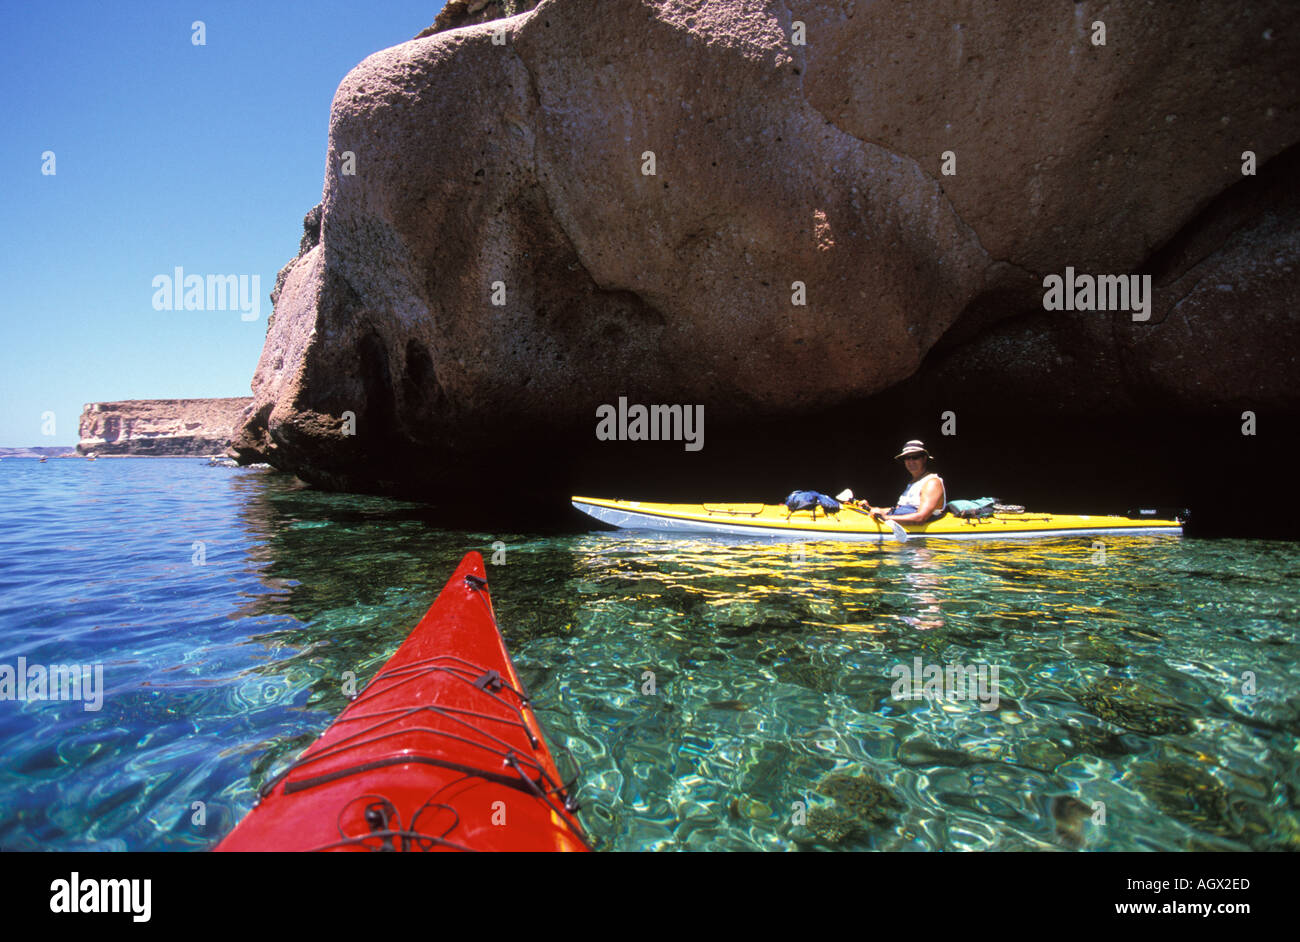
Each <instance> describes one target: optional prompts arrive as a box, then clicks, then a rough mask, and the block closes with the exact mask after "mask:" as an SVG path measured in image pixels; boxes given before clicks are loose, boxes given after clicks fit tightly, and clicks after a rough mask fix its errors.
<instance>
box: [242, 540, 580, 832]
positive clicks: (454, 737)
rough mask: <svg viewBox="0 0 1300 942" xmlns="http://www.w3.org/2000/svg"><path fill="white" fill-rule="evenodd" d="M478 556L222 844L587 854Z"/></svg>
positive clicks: (466, 563)
mask: <svg viewBox="0 0 1300 942" xmlns="http://www.w3.org/2000/svg"><path fill="white" fill-rule="evenodd" d="M576 810H577V805H576V803H575V802H574V801H573V798H572V797H571V795H570V794H569V791H568V789H567V787H566V786H565V785H564V784H563V783H562V782H561V779H560V774H559V772H558V771H557V770H556V768H555V762H554V761H553V760H552V758H551V754H550V752H549V751H548V750H547V748H546V742H545V740H544V739H543V738H542V729H541V726H540V725H539V724H538V722H537V718H536V717H535V716H534V715H533V711H532V707H531V705H530V704H529V701H528V696H527V694H526V693H525V692H524V689H523V684H522V683H520V680H519V675H518V674H517V673H516V672H515V667H514V664H513V663H511V661H510V655H509V654H508V653H507V652H506V647H505V642H504V641H503V640H502V638H501V632H500V630H499V629H498V628H497V623H496V616H495V615H494V614H493V612H492V601H491V598H490V597H489V595H488V587H487V580H486V578H485V573H484V570H483V558H482V557H481V556H480V555H479V554H478V553H467V554H466V555H465V558H464V559H462V560H461V563H460V566H459V567H458V568H457V569H456V572H455V574H454V575H453V576H452V577H451V580H450V581H449V582H448V583H447V585H446V587H445V588H444V589H443V590H442V593H441V594H440V595H439V596H438V598H437V601H435V602H434V603H433V605H432V606H431V607H430V608H429V611H428V612H427V613H425V616H424V618H422V619H421V620H420V623H419V624H418V625H416V626H415V630H414V631H412V632H411V635H410V637H408V638H407V639H406V641H405V643H403V644H402V646H401V647H400V648H399V649H398V650H397V653H396V654H394V655H393V656H392V658H391V659H390V660H389V661H388V663H387V664H385V665H384V667H383V669H382V670H381V671H380V672H379V674H378V675H377V676H376V677H375V679H374V680H372V681H371V682H370V684H369V686H367V687H366V689H365V690H363V691H362V692H361V694H360V695H359V696H358V697H357V698H356V699H355V700H354V701H353V702H352V703H351V704H349V705H348V707H347V709H345V710H344V711H343V712H342V713H341V714H340V715H339V717H338V719H337V720H335V721H334V723H333V725H331V726H330V728H329V729H327V730H326V731H325V734H324V735H323V736H321V738H320V739H318V740H317V741H316V742H315V743H314V744H313V745H312V746H311V748H309V749H308V750H307V751H306V752H304V753H303V754H302V756H301V757H299V759H298V760H297V761H296V762H295V763H294V764H293V765H292V766H291V767H290V768H289V769H288V770H287V771H286V772H284V773H282V774H281V775H280V776H279V777H277V778H276V779H275V780H274V781H272V782H270V783H268V784H267V785H266V786H265V787H264V788H263V790H262V798H261V800H260V801H259V802H258V804H257V805H256V806H255V807H254V808H253V810H252V811H250V812H249V813H248V815H247V816H246V817H245V818H244V819H243V820H242V821H241V822H240V823H239V824H238V825H237V826H236V827H235V829H234V830H233V831H231V832H230V834H229V835H228V836H227V837H226V838H225V840H223V841H222V842H221V843H220V844H219V845H217V848H216V849H217V850H221V851H250V850H255V851H260V850H276V851H289V850H294V851H296V850H380V851H395V850H410V851H423V850H505V851H540V850H575V851H580V850H589V849H590V848H589V847H588V846H587V842H586V839H585V837H584V835H583V832H582V828H581V826H580V825H579V824H578V820H577V818H576V817H575V816H574V812H575V811H576Z"/></svg>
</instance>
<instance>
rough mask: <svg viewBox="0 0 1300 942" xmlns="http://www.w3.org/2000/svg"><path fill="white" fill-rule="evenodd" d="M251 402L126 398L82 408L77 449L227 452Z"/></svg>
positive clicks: (118, 452) (147, 452)
mask: <svg viewBox="0 0 1300 942" xmlns="http://www.w3.org/2000/svg"><path fill="white" fill-rule="evenodd" d="M252 402H253V400H252V399H251V398H250V397H246V396H244V397H234V398H230V399H128V400H126V401H123V402H92V403H88V404H87V405H86V407H85V408H84V409H83V410H82V412H81V424H80V433H81V441H80V442H79V443H78V444H77V451H79V452H80V453H81V454H83V455H84V454H87V453H89V452H94V453H95V454H97V455H154V456H165V455H173V456H189V455H211V454H218V453H220V452H223V451H225V449H226V446H227V445H229V444H230V440H231V438H233V437H234V434H235V430H236V429H237V428H239V426H240V424H241V422H242V421H243V414H244V411H245V410H246V409H248V408H249V406H251V405H252Z"/></svg>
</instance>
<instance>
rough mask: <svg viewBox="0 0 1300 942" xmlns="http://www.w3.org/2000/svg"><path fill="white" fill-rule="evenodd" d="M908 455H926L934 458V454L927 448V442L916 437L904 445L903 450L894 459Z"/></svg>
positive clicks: (931, 458)
mask: <svg viewBox="0 0 1300 942" xmlns="http://www.w3.org/2000/svg"><path fill="white" fill-rule="evenodd" d="M908 455H925V456H926V457H927V458H929V459H930V460H931V461H933V460H934V455H932V454H930V453H929V452H928V451H926V450H925V442H922V441H920V440H918V439H915V438H914V439H912V440H911V441H910V442H908V443H907V444H906V445H904V446H903V450H902V451H900V452H899V453H898V454H896V455H894V460H895V461H897V460H898V459H899V458H906V457H907V456H908Z"/></svg>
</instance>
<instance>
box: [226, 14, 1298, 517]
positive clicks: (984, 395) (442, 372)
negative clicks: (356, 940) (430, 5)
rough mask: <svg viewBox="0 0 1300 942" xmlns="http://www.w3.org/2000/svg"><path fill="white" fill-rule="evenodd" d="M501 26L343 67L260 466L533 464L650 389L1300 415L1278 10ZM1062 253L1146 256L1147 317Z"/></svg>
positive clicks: (433, 37) (994, 406)
mask: <svg viewBox="0 0 1300 942" xmlns="http://www.w3.org/2000/svg"><path fill="white" fill-rule="evenodd" d="M527 6H530V4H526V3H521V4H518V5H517V6H515V7H511V9H515V8H524V7H527ZM462 8H463V9H462ZM502 11H506V12H508V9H507V7H506V6H505V5H503V4H501V3H496V2H493V3H487V4H483V3H479V2H476V0H467V2H457V0H453V3H449V4H448V8H447V11H445V13H444V16H441V17H440V18H439V22H438V23H436V24H435V26H434V27H433V28H432V29H433V30H434V31H433V32H430V33H429V34H428V35H427V36H424V38H420V39H417V40H414V41H412V42H408V43H405V44H403V45H400V46H397V47H394V48H392V49H388V50H385V51H383V52H380V53H378V54H376V55H374V56H371V57H370V58H368V59H366V60H365V61H364V62H362V63H361V64H360V65H359V66H358V67H357V68H356V69H354V70H353V71H352V72H351V73H350V74H349V75H348V76H347V77H346V78H345V79H344V81H343V83H342V84H341V85H340V87H339V89H338V91H337V93H336V95H335V99H334V104H333V108H332V112H331V121H330V141H329V160H328V170H327V176H326V180H325V189H324V198H323V203H322V206H321V209H320V214H319V217H318V218H313V217H311V216H309V218H308V220H307V225H306V229H307V235H306V236H305V237H304V241H303V245H302V251H300V254H299V256H298V257H297V258H296V259H295V260H294V261H293V262H292V263H290V265H289V266H287V267H286V270H285V271H284V272H283V273H282V276H283V277H282V279H281V282H280V284H279V285H278V294H277V296H276V304H275V315H274V321H273V324H272V326H271V327H270V329H269V332H268V336H267V340H266V346H265V349H264V350H263V354H262V358H261V361H260V362H259V364H258V368H257V372H256V374H255V376H254V379H253V393H254V399H255V402H254V406H253V409H252V410H251V411H250V413H249V421H248V422H247V424H246V425H245V426H244V428H243V429H242V431H241V433H240V435H239V437H238V439H237V441H236V442H235V450H236V452H237V453H239V454H240V456H241V458H242V459H243V460H246V461H252V460H268V461H270V462H271V463H272V464H275V465H277V466H279V467H282V468H285V469H286V470H292V471H294V472H295V473H298V474H299V475H300V476H301V477H303V478H305V479H307V480H309V481H313V482H315V483H318V484H323V485H326V486H330V487H342V488H351V489H358V490H380V491H389V492H396V493H409V494H415V495H422V494H427V493H428V491H429V490H430V489H431V488H433V487H435V486H437V485H439V484H441V483H446V482H449V481H471V480H475V481H481V480H482V479H483V476H484V474H485V473H488V472H485V470H484V469H485V468H496V471H495V472H492V473H494V474H495V475H496V476H497V477H498V478H500V479H502V480H504V479H507V478H510V477H511V476H513V477H514V478H516V479H519V478H527V477H529V476H530V475H531V474H533V471H532V466H533V465H534V464H536V463H539V462H543V461H548V460H549V457H550V455H551V454H552V453H553V452H555V451H564V452H566V453H572V452H573V451H574V449H577V448H579V447H582V446H589V445H590V444H591V442H592V438H593V430H594V427H595V415H596V408H597V407H598V406H600V405H602V404H606V403H611V404H612V403H615V402H617V401H618V399H619V397H624V396H625V397H628V399H629V400H630V401H632V402H647V403H700V404H703V405H704V406H705V410H706V413H707V416H708V419H709V421H710V422H712V423H720V424H721V426H722V427H726V426H727V425H728V424H743V423H749V424H761V423H763V422H777V421H779V420H783V419H790V418H797V417H800V416H813V415H817V414H819V413H821V412H823V411H824V410H826V409H829V408H833V407H836V406H840V405H843V404H845V403H855V402H856V403H868V404H869V403H871V402H872V401H874V400H873V399H872V397H874V396H876V395H877V394H880V393H882V392H883V391H886V390H890V389H891V388H894V390H895V395H897V390H898V389H911V390H914V391H915V392H916V394H917V395H916V397H909V398H908V399H906V400H903V401H905V402H908V403H910V402H912V401H913V398H914V399H915V401H917V402H919V401H925V402H927V403H928V402H929V401H930V398H931V397H937V398H935V402H939V401H940V400H944V399H949V400H951V399H953V397H956V398H957V399H958V400H959V401H960V403H961V405H962V407H963V408H965V409H967V410H979V409H985V410H998V409H1003V410H1005V409H1007V408H1014V409H1016V410H1019V412H1020V413H1024V412H1025V411H1026V410H1028V411H1029V412H1033V413H1038V414H1043V415H1063V416H1084V415H1095V414H1099V413H1101V414H1105V413H1113V414H1116V415H1133V414H1135V412H1141V411H1142V410H1143V409H1146V408H1153V407H1155V406H1158V407H1159V408H1160V409H1161V410H1164V411H1166V412H1171V413H1173V414H1177V415H1182V416H1201V415H1207V414H1211V413H1214V412H1215V411H1216V410H1224V409H1231V408H1238V407H1240V406H1241V405H1243V404H1256V405H1257V406H1258V407H1260V408H1263V407H1264V406H1267V407H1268V408H1272V409H1279V410H1282V411H1289V412H1291V413H1294V412H1296V411H1300V394H1297V392H1296V390H1295V387H1294V385H1290V384H1288V382H1287V380H1288V378H1289V377H1290V376H1291V375H1294V373H1295V364H1296V358H1297V353H1300V331H1296V330H1295V318H1296V316H1297V315H1296V312H1295V308H1294V305H1293V304H1292V300H1293V299H1294V298H1295V297H1297V296H1300V199H1297V190H1296V185H1295V181H1296V175H1295V173H1294V169H1295V168H1294V164H1295V154H1296V145H1297V143H1298V142H1300V70H1297V69H1295V67H1294V65H1295V63H1296V62H1297V61H1300V7H1297V6H1296V5H1295V4H1294V3H1292V2H1289V0H1275V2H1261V3H1254V4H1250V5H1249V6H1246V5H1238V4H1226V3H1221V4H1216V3H1210V2H1205V3H1199V4H1194V5H1192V6H1190V7H1189V6H1188V5H1185V4H1180V5H1173V4H1170V5H1160V4H1155V5H1152V4H1148V3H1142V2H1138V0H1122V2H1114V3H1109V4H1104V5H1097V6H1096V8H1095V9H1093V8H1092V6H1090V5H1089V4H1087V3H1075V4H1073V5H1066V6H1064V7H1060V6H1054V5H1050V4H1049V5H1046V6H1044V5H1042V4H1034V3H1028V2H1012V3H993V2H988V3H977V4H971V3H969V2H966V0H961V2H959V0H937V2H933V3H925V4H879V3H875V4H873V3H867V2H863V0H817V2H812V0H712V2H701V0H697V2H688V0H602V2H601V3H600V4H598V5H592V4H591V3H589V2H587V0H546V2H542V3H540V4H538V5H537V6H536V7H535V8H534V9H529V10H527V11H526V12H522V13H520V14H519V15H515V16H512V17H510V18H508V19H504V20H500V21H497V22H487V21H488V20H491V19H492V18H493V17H495V16H499V15H500V13H501V12H502ZM479 20H483V21H484V22H478V21H479ZM465 23H469V24H470V25H467V26H462V28H455V29H450V30H448V29H447V27H448V26H451V25H458V26H459V25H461V24H465ZM1098 24H1102V25H1103V26H1104V32H1105V44H1104V45H1101V44H1098V43H1097V42H1096V40H1097V39H1099V38H1100V36H1099V32H1098ZM500 31H504V36H505V42H504V43H501V44H498V43H497V42H494V33H499V32H500ZM422 35H423V34H422ZM800 40H803V41H802V42H801V41H800ZM1288 149H1290V150H1288ZM1246 151H1249V152H1251V153H1253V154H1254V155H1255V158H1254V159H1255V161H1256V162H1257V164H1258V166H1259V167H1260V168H1262V170H1261V173H1260V174H1259V175H1258V176H1246V177H1243V174H1242V165H1243V157H1242V155H1243V152H1246ZM1270 161H1271V163H1270ZM945 165H946V167H947V169H949V170H955V173H951V174H947V173H945V172H944V168H945ZM350 171H354V172H350ZM317 232H318V237H317ZM1067 266H1069V267H1073V268H1074V269H1076V270H1077V271H1080V272H1089V273H1096V274H1115V275H1118V274H1129V273H1139V274H1141V273H1145V274H1150V275H1152V277H1153V280H1154V286H1155V303H1154V305H1153V311H1152V316H1151V318H1150V320H1149V321H1146V322H1140V323H1139V322H1134V321H1133V320H1132V318H1131V316H1130V315H1129V314H1128V313H1127V312H1121V313H1089V314H1078V313H1073V314H1065V313H1054V312H1047V311H1045V310H1044V307H1043V277H1044V275H1046V274H1052V273H1056V274H1060V273H1063V272H1064V270H1065V269H1066V267H1067ZM1261 374H1263V375H1261ZM909 378H910V382H906V383H905V381H908V380H909ZM899 384H904V385H903V386H900V385H899ZM928 407H929V406H928V405H927V408H928ZM715 427H717V426H715ZM501 462H505V463H506V467H505V468H504V469H503V466H502V465H501Z"/></svg>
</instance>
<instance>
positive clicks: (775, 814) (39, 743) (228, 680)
mask: <svg viewBox="0 0 1300 942" xmlns="http://www.w3.org/2000/svg"><path fill="white" fill-rule="evenodd" d="M0 492H2V493H3V495H4V501H3V510H0V587H2V594H0V665H5V664H9V665H14V664H15V663H16V662H17V658H18V657H20V656H21V657H25V658H26V659H27V662H28V663H29V664H30V663H43V664H71V663H77V664H83V663H84V664H91V663H99V664H102V665H103V677H104V686H105V688H106V689H105V695H104V701H103V708H102V709H101V710H99V711H97V712H92V711H87V710H85V709H83V705H82V704H81V703H75V702H43V701H27V702H15V701H5V702H0V847H4V848H6V849H60V850H78V849H104V850H110V849H111V850H201V849H204V848H207V847H210V846H211V845H212V844H214V843H215V842H216V841H217V840H219V839H220V838H221V837H222V836H223V835H224V834H225V833H226V832H227V831H228V830H229V829H230V828H231V827H232V826H233V825H234V822H235V821H236V820H238V818H239V816H240V815H242V814H243V813H244V811H246V810H247V809H248V808H249V807H250V806H251V804H252V798H253V794H254V791H255V789H256V788H257V787H258V786H259V785H260V784H261V783H262V782H264V781H265V780H266V779H267V778H268V777H269V776H270V775H273V774H274V773H275V772H276V771H277V770H278V769H280V768H282V767H283V766H284V764H285V763H286V762H288V761H289V760H291V759H292V758H293V756H294V755H296V754H297V752H299V751H300V750H301V749H303V748H304V747H305V746H307V745H308V744H310V743H311V741H312V740H313V739H314V738H315V737H316V736H317V735H318V734H319V732H320V731H321V730H322V729H324V727H325V726H326V725H328V723H329V721H330V720H331V718H332V717H333V716H334V715H335V714H336V713H337V712H338V711H339V710H341V709H342V707H343V706H344V704H345V702H346V699H345V697H344V694H343V692H342V684H343V676H344V672H345V671H355V672H356V674H357V676H358V678H359V679H360V680H362V681H364V680H366V679H368V678H369V677H370V676H371V675H372V674H373V673H374V671H375V670H376V669H377V668H378V667H379V666H380V665H381V664H382V663H383V661H384V660H385V659H386V658H387V657H388V656H389V655H391V654H392V652H393V651H394V650H395V649H396V647H397V645H398V644H399V643H400V642H401V640H402V639H403V637H404V636H405V635H406V633H407V632H408V631H409V630H410V628H411V627H412V626H413V625H414V624H415V622H416V621H417V620H418V618H419V616H420V615H421V614H422V613H423V611H424V610H425V609H426V608H427V606H428V605H429V604H430V602H431V601H432V599H433V598H434V596H435V595H436V594H437V592H438V591H439V589H441V587H442V585H443V583H444V582H445V581H446V578H447V576H448V574H449V573H450V572H451V570H452V569H453V567H454V566H455V565H456V563H457V562H458V561H459V559H460V557H461V555H462V554H463V553H464V552H465V551H467V550H470V549H478V550H480V551H482V552H484V555H485V556H486V557H490V556H491V555H492V553H493V544H494V543H497V544H499V546H498V548H503V549H504V558H503V560H502V561H501V562H500V564H498V565H490V566H489V567H488V576H489V580H490V582H491V587H492V591H493V600H494V604H495V606H496V610H497V614H498V617H499V619H500V622H501V625H502V629H503V631H504V633H505V636H506V641H507V644H508V645H509V647H510V649H511V651H512V653H513V655H514V657H515V661H516V664H517V666H518V667H519V670H520V673H521V675H522V676H523V678H524V681H525V683H526V684H527V685H528V686H529V687H530V689H531V691H532V693H533V695H534V699H535V702H536V705H537V708H538V713H539V715H540V717H541V719H542V721H543V724H544V725H545V727H546V729H547V732H548V735H549V738H550V741H551V743H552V747H553V749H554V751H555V752H556V754H557V758H559V760H560V766H561V769H562V771H567V770H568V769H569V768H571V767H572V766H575V765H576V767H577V769H578V770H580V781H581V783H582V785H581V789H580V791H579V795H580V798H581V800H582V803H583V810H582V812H581V815H580V816H581V818H582V820H583V823H584V824H585V826H586V827H587V828H588V830H589V831H590V833H591V836H592V838H593V841H594V843H595V844H596V846H597V847H599V848H601V849H608V850H650V849H698V850H743V849H764V850H793V849H807V850H815V849H885V850H937V849H983V848H988V849H1076V848H1081V849H1095V850H1175V849H1201V848H1206V849H1225V850H1228V849H1234V850H1240V849H1257V850H1264V849H1292V850H1294V849H1297V848H1300V810H1298V808H1297V803H1298V802H1300V772H1298V770H1297V765H1298V760H1297V756H1298V754H1300V753H1298V752H1297V734H1298V733H1300V680H1297V677H1296V672H1295V669H1294V665H1295V664H1296V662H1297V659H1298V655H1300V638H1298V637H1297V628H1296V626H1297V623H1298V621H1300V620H1298V619H1297V615H1298V614H1300V593H1298V592H1297V589H1296V585H1297V576H1298V575H1300V545H1298V544H1295V543H1269V542H1256V541H1234V542H1210V541H1199V540H1195V539H1177V538H1174V539H1170V538H1129V539H1108V540H1106V541H1105V548H1104V557H1103V555H1102V554H1101V553H1099V552H1098V551H1097V548H1096V547H1094V546H1093V539H1094V538H1091V537H1088V538H1079V539H1073V540H1051V541H1029V542H1003V543H985V544H978V545H944V544H940V543H931V544H928V545H927V544H921V543H916V542H915V541H914V542H909V543H908V544H905V545H897V544H884V545H883V546H876V545H863V544H854V545H847V544H811V545H808V546H805V547H802V548H800V547H798V546H791V545H786V544H775V543H772V544H745V543H741V542H728V541H721V540H719V541H711V540H694V541H674V542H670V541H665V540H660V539H654V538H647V537H641V536H635V537H634V536H629V535H627V534H615V533H590V534H581V535H546V534H536V533H504V532H501V533H486V532H484V533H471V532H462V531H446V530H439V529H436V528H435V527H434V525H433V524H432V523H431V521H430V515H429V512H428V511H427V509H425V508H422V507H420V506H419V505H416V504H410V503H403V502H399V501H392V500H386V499H382V498H371V497H357V496H346V495H331V494H322V493H318V492H315V491H312V490H310V489H307V488H305V487H303V486H302V485H300V484H297V483H296V482H295V481H294V480H293V479H292V478H290V477H288V476H283V475H277V474H273V473H267V472H261V471H254V470H248V469H240V470H230V469H220V468H209V467H207V466H206V463H204V462H201V461H199V460H193V459H151V460H144V459H138V460H129V459H122V460H108V459H105V460H101V461H97V462H86V461H75V460H62V461H59V460H51V461H49V462H47V463H46V464H40V463H39V462H37V461H35V460H17V459H10V460H5V461H3V462H0ZM196 543H201V544H203V545H202V547H196V545H195V544H196ZM198 561H202V563H203V564H202V565H197V564H196V562H198ZM916 658H920V659H921V661H920V663H921V664H922V665H923V666H932V665H937V666H938V667H939V668H943V667H944V666H946V665H957V664H960V665H968V666H971V667H972V668H976V669H979V668H983V669H984V670H986V671H991V669H992V668H993V667H996V668H997V670H998V676H997V685H996V687H990V688H986V689H985V691H984V693H985V694H988V693H990V692H995V693H996V695H997V702H996V704H994V703H993V701H992V698H991V697H989V696H986V697H985V698H984V702H983V704H982V703H981V701H980V700H979V699H970V698H966V699H944V698H942V697H941V696H930V697H928V698H927V697H924V696H922V697H919V698H917V699H898V698H895V696H893V694H894V692H895V691H894V689H893V688H894V686H895V675H892V674H891V670H892V669H894V668H895V667H896V666H897V665H906V666H913V665H915V664H916V663H917V662H916V661H915V659H916ZM985 676H986V677H989V676H990V675H989V674H986V675H985ZM651 681H653V683H654V689H653V692H650V687H649V684H650V682H651ZM1248 681H1249V682H1253V686H1251V684H1250V683H1248ZM964 689H965V688H964ZM968 692H970V691H968ZM982 705H984V706H990V707H994V708H992V709H981V706H982ZM196 803H201V804H200V805H199V806H197V807H196Z"/></svg>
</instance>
